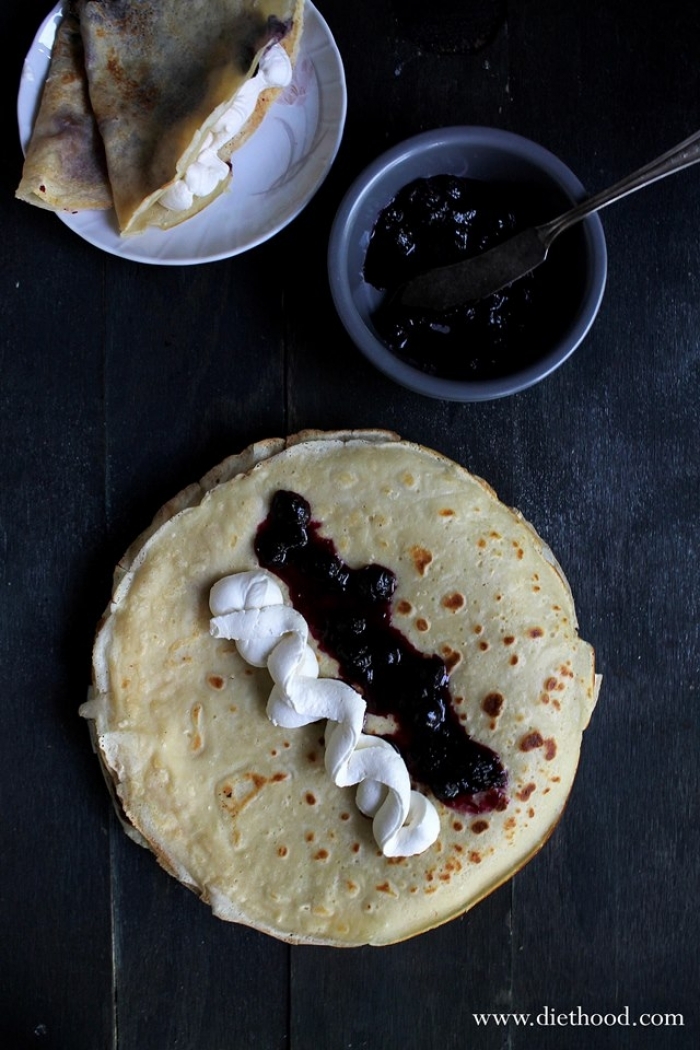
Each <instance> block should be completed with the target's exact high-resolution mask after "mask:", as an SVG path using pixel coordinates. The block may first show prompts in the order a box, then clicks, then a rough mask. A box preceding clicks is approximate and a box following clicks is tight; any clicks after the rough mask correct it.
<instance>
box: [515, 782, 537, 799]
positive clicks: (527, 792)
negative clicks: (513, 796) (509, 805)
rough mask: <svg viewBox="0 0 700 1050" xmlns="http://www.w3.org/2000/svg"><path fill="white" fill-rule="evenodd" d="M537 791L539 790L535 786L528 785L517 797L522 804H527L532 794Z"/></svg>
mask: <svg viewBox="0 0 700 1050" xmlns="http://www.w3.org/2000/svg"><path fill="white" fill-rule="evenodd" d="M536 790H537V788H536V787H535V785H534V784H526V785H525V787H524V788H523V789H522V791H518V794H517V797H518V798H519V799H520V801H521V802H527V800H528V799H529V797H530V795H531V794H532V792H533V791H536Z"/></svg>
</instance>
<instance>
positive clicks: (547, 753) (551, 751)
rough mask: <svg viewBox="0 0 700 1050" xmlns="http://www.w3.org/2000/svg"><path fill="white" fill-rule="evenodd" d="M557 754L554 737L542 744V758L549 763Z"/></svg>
mask: <svg viewBox="0 0 700 1050" xmlns="http://www.w3.org/2000/svg"><path fill="white" fill-rule="evenodd" d="M556 753H557V742H556V740H555V739H554V737H549V738H548V739H547V740H545V742H544V757H545V758H546V759H547V761H548V762H551V761H552V759H553V758H554V756H555V755H556Z"/></svg>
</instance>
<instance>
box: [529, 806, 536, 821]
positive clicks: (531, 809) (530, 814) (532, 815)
mask: <svg viewBox="0 0 700 1050" xmlns="http://www.w3.org/2000/svg"><path fill="white" fill-rule="evenodd" d="M527 815H528V817H529V818H530V820H532V818H533V817H534V815H535V811H534V809H533V808H532V806H530V808H529V809H528V811H527Z"/></svg>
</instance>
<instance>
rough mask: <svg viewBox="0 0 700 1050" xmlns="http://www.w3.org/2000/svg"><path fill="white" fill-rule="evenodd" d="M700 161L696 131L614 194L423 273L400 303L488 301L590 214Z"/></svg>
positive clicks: (434, 305) (438, 307) (430, 306)
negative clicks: (447, 264)
mask: <svg viewBox="0 0 700 1050" xmlns="http://www.w3.org/2000/svg"><path fill="white" fill-rule="evenodd" d="M699 160H700V131H696V132H695V134H694V135H691V136H690V138H687V139H685V140H684V141H683V142H681V143H679V144H678V145H677V146H674V147H673V149H670V150H668V152H667V153H664V154H662V155H661V156H660V157H657V158H656V160H652V161H650V162H649V163H648V164H645V165H644V167H643V168H639V169H638V170H637V171H635V172H633V173H632V174H631V175H628V176H627V177H626V178H624V179H621V180H620V182H616V183H615V185H614V186H611V187H610V188H609V189H607V190H601V192H600V193H596V194H595V195H594V196H592V197H589V198H587V199H586V200H584V201H582V202H581V203H580V204H577V205H576V207H574V208H571V210H570V211H567V212H564V214H563V215H560V216H559V217H558V218H556V219H552V220H550V222H545V223H543V224H542V225H541V226H534V227H532V228H531V229H529V230H525V231H524V232H523V233H518V234H516V235H515V236H514V237H511V238H509V239H508V240H507V241H503V243H502V244H497V245H496V246H495V247H494V248H490V249H489V251H487V252H484V253H483V255H477V256H474V257H473V258H471V259H464V260H463V261H462V262H458V263H454V264H453V265H451V266H440V267H437V268H436V269H434V270H429V271H427V272H426V273H423V274H419V276H418V277H414V278H413V279H412V280H410V281H408V282H407V283H406V284H405V285H404V286H403V287H402V288H400V289H398V290H397V292H396V293H395V299H398V300H399V301H400V302H401V303H402V304H403V305H404V306H407V307H411V308H419V309H424V310H435V311H442V310H449V309H452V308H453V307H456V306H460V305H462V304H463V303H468V302H474V301H475V300H477V299H483V298H484V297H485V296H487V295H491V293H492V292H497V291H499V289H501V288H504V287H505V286H506V285H508V284H511V283H512V282H513V281H517V280H518V278H519V277H524V276H525V274H527V273H530V271H531V270H534V269H535V267H537V266H539V265H540V263H543V262H544V260H545V259H546V258H547V252H548V251H549V248H550V246H551V244H552V242H553V241H554V239H555V238H556V237H558V236H559V234H560V233H563V232H564V230H568V229H569V227H570V226H573V225H574V223H577V222H580V220H581V219H583V218H585V217H586V215H590V214H592V212H595V211H598V210H599V209H600V208H605V207H606V206H607V205H608V204H612V203H613V202H614V201H618V200H620V199H621V198H622V197H626V196H627V194H628V193H634V191H635V190H641V189H642V187H644V186H649V185H651V183H652V182H656V181H657V180H658V179H663V178H664V177H665V176H666V175H671V174H672V173H673V172H675V171H682V170H683V168H688V167H690V165H691V164H696V163H697V162H698V161H699Z"/></svg>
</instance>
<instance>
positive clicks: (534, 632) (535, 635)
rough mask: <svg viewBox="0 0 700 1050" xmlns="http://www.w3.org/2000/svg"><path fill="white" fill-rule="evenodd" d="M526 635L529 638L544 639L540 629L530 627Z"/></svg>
mask: <svg viewBox="0 0 700 1050" xmlns="http://www.w3.org/2000/svg"><path fill="white" fill-rule="evenodd" d="M527 633H528V634H529V635H530V637H531V638H543V637H544V631H543V630H542V628H541V627H531V628H530V630H529V631H528V632H527Z"/></svg>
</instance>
